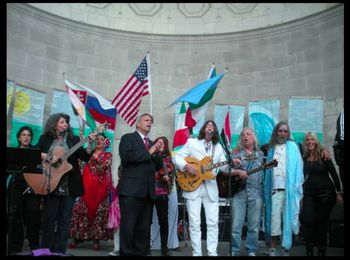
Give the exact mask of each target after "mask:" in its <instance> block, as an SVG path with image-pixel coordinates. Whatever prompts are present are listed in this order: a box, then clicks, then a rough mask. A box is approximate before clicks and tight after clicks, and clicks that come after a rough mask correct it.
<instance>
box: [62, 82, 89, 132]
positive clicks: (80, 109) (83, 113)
mask: <svg viewBox="0 0 350 260" xmlns="http://www.w3.org/2000/svg"><path fill="white" fill-rule="evenodd" d="M68 85H69V83H67V81H66V88H67V94H68V96H69V99H70V101H71V102H72V105H73V107H74V108H75V110H76V111H77V113H78V115H79V116H80V118H81V119H82V120H83V121H84V122H85V123H87V124H88V125H89V127H90V128H91V129H92V130H94V129H95V128H96V123H95V120H94V119H93V117H92V116H91V114H90V113H89V111H88V110H87V109H86V107H85V106H84V104H83V103H82V102H81V101H80V99H79V98H78V97H77V96H76V95H75V93H74V92H73V90H72V89H71V88H70V87H69V86H68Z"/></svg>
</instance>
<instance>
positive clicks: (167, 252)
mask: <svg viewBox="0 0 350 260" xmlns="http://www.w3.org/2000/svg"><path fill="white" fill-rule="evenodd" d="M162 256H171V252H170V251H169V249H168V248H167V247H164V248H162Z"/></svg>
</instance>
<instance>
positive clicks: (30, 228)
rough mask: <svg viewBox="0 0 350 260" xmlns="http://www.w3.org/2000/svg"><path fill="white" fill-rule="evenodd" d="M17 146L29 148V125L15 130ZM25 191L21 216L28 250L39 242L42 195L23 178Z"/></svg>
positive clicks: (30, 138)
mask: <svg viewBox="0 0 350 260" xmlns="http://www.w3.org/2000/svg"><path fill="white" fill-rule="evenodd" d="M16 136H17V140H18V147H21V148H31V147H33V146H32V144H31V141H32V140H33V130H32V128H31V127H29V126H22V127H21V128H20V129H19V130H18V132H17V135H16ZM21 177H22V178H21V179H22V181H21V182H23V183H24V185H25V191H24V192H23V202H24V204H23V217H24V219H23V220H24V225H25V230H26V235H27V238H28V241H29V248H30V250H34V249H38V248H39V242H40V226H41V207H40V205H41V202H42V198H43V197H42V196H41V195H40V194H35V192H34V191H33V189H31V188H30V187H28V185H27V184H26V183H25V181H24V180H23V176H21Z"/></svg>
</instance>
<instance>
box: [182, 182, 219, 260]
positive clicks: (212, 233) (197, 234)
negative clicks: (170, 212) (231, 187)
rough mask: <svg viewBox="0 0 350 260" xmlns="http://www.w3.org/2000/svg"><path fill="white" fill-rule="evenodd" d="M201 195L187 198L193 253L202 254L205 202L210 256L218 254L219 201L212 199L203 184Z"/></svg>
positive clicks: (194, 254)
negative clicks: (202, 215) (202, 211)
mask: <svg viewBox="0 0 350 260" xmlns="http://www.w3.org/2000/svg"><path fill="white" fill-rule="evenodd" d="M199 189H201V191H200V193H199V195H198V196H197V197H196V198H195V199H193V200H190V199H187V200H186V203H187V212H188V217H189V230H190V238H191V244H192V249H193V252H192V255H193V256H202V232H201V206H202V203H203V207H204V211H205V219H206V224H207V251H208V255H209V256H217V246H218V238H219V224H218V223H219V201H211V200H210V199H209V197H208V193H207V191H206V188H205V186H204V185H203V184H202V185H201V186H200V187H199Z"/></svg>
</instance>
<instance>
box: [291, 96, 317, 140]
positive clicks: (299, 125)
mask: <svg viewBox="0 0 350 260" xmlns="http://www.w3.org/2000/svg"><path fill="white" fill-rule="evenodd" d="M323 109H324V100H323V98H291V99H289V112H288V124H289V127H290V129H291V132H292V136H293V138H294V140H296V141H298V142H300V143H302V142H303V141H304V136H305V134H306V133H307V132H314V133H315V134H317V137H318V138H319V140H320V142H321V143H322V141H323Z"/></svg>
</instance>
